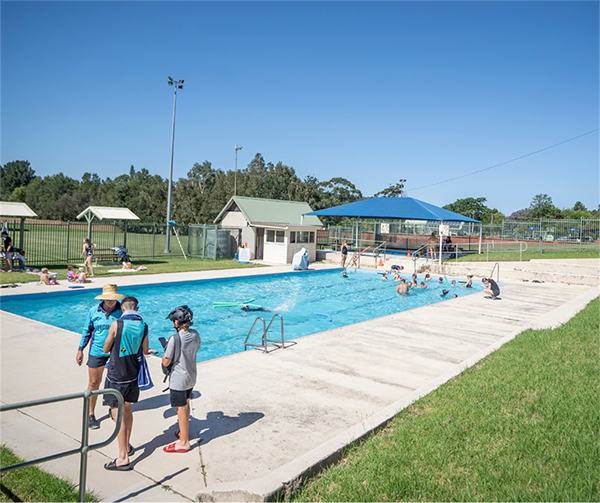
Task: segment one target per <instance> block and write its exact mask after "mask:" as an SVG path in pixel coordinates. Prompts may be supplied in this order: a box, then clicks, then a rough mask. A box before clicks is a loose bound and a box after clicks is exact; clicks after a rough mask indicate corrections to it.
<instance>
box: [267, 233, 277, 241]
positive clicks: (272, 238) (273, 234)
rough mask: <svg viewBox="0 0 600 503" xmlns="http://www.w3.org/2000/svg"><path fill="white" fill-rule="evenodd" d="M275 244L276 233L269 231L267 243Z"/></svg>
mask: <svg viewBox="0 0 600 503" xmlns="http://www.w3.org/2000/svg"><path fill="white" fill-rule="evenodd" d="M274 242H275V231H267V243H274Z"/></svg>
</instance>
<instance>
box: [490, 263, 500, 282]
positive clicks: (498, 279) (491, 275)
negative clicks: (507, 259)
mask: <svg viewBox="0 0 600 503" xmlns="http://www.w3.org/2000/svg"><path fill="white" fill-rule="evenodd" d="M496 266H498V271H497V272H496V281H498V282H499V281H500V264H499V263H498V262H496V263H495V264H494V267H493V269H492V272H491V273H490V278H492V277H493V276H494V271H495V270H496Z"/></svg>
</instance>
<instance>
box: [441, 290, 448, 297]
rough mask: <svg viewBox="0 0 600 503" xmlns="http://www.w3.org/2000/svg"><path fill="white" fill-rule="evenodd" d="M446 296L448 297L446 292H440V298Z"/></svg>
mask: <svg viewBox="0 0 600 503" xmlns="http://www.w3.org/2000/svg"><path fill="white" fill-rule="evenodd" d="M446 295H448V290H442V293H441V295H440V297H445V296H446Z"/></svg>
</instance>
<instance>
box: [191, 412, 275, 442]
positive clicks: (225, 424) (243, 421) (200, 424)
mask: <svg viewBox="0 0 600 503" xmlns="http://www.w3.org/2000/svg"><path fill="white" fill-rule="evenodd" d="M263 417H265V415H264V414H263V413H262V412H240V413H238V415H237V416H226V415H225V414H224V413H223V412H221V411H220V410H219V411H215V412H209V413H208V414H206V419H196V418H193V419H192V423H191V424H190V431H195V432H198V436H200V438H201V443H202V445H206V444H208V443H209V442H210V441H211V440H214V439H215V438H218V437H222V436H224V435H229V434H230V433H233V432H234V431H237V430H241V429H242V428H246V427H247V426H250V425H251V424H253V423H255V422H256V421H258V420H259V419H262V418H263Z"/></svg>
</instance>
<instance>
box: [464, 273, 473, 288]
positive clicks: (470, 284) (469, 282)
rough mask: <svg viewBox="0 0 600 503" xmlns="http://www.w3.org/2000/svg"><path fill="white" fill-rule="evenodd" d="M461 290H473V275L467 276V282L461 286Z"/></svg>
mask: <svg viewBox="0 0 600 503" xmlns="http://www.w3.org/2000/svg"><path fill="white" fill-rule="evenodd" d="M463 288H473V275H472V274H467V282H466V283H465V284H464V285H463Z"/></svg>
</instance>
